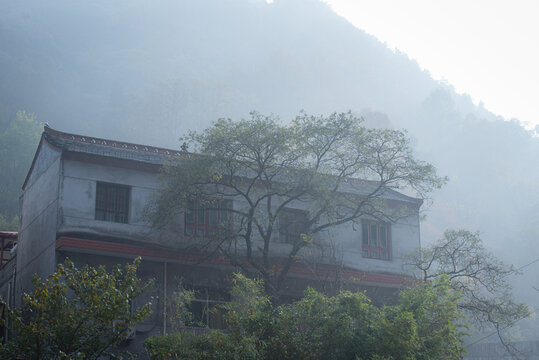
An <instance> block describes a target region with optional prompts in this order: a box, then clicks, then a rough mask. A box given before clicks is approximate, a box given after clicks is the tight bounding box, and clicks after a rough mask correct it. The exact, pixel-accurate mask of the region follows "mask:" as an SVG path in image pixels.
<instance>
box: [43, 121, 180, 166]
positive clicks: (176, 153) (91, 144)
mask: <svg viewBox="0 0 539 360" xmlns="http://www.w3.org/2000/svg"><path fill="white" fill-rule="evenodd" d="M43 136H44V137H45V139H46V140H47V141H48V142H49V143H50V144H51V145H53V146H56V147H58V148H61V149H64V150H68V151H73V152H81V153H88V154H95V155H101V156H109V157H114V158H122V159H129V160H136V161H142V162H148V163H153V164H163V163H164V162H165V161H166V160H167V159H168V158H171V157H181V156H184V155H185V152H184V151H180V150H172V149H165V148H160V147H155V146H148V145H141V144H133V143H129V142H125V141H118V140H110V139H102V138H96V137H90V136H84V135H77V134H69V133H65V132H61V131H58V130H55V129H52V128H51V127H49V126H47V125H45V129H44V132H43Z"/></svg>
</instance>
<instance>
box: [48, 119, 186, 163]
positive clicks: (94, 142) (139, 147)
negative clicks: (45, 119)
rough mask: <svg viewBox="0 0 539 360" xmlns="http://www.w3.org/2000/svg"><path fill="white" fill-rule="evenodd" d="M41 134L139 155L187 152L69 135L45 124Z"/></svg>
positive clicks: (167, 154)
mask: <svg viewBox="0 0 539 360" xmlns="http://www.w3.org/2000/svg"><path fill="white" fill-rule="evenodd" d="M43 132H44V134H46V135H49V136H52V137H57V138H61V139H64V140H68V141H72V142H76V143H80V144H89V145H99V146H104V147H109V148H112V149H120V150H131V151H137V152H141V153H148V154H154V155H165V156H185V155H186V154H187V152H185V151H183V150H173V149H167V148H161V147H157V146H150V145H142V144H136V143H130V142H126V141H120V140H111V139H104V138H98V137H93V136H85V135H78V134H71V133H67V132H63V131H59V130H56V129H53V128H51V127H50V126H48V125H47V124H45V126H44V129H43Z"/></svg>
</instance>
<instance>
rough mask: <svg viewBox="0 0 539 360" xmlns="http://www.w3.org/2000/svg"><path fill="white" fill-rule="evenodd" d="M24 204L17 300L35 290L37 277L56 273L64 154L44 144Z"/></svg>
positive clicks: (26, 191)
mask: <svg viewBox="0 0 539 360" xmlns="http://www.w3.org/2000/svg"><path fill="white" fill-rule="evenodd" d="M36 165H37V166H35V167H34V169H33V170H34V171H33V172H32V174H31V177H30V179H29V181H28V183H27V184H26V188H25V191H24V194H23V196H22V201H21V210H20V211H21V219H20V221H21V223H20V226H19V239H18V246H17V285H16V299H17V300H19V299H20V295H21V292H22V290H23V289H28V288H29V287H30V286H31V280H32V278H33V276H34V274H37V275H38V276H40V277H46V276H48V275H49V274H50V273H52V272H53V271H54V269H55V266H56V263H55V250H56V227H57V221H58V184H59V179H60V173H61V159H60V152H58V151H57V150H54V149H52V148H50V147H49V146H47V145H46V144H43V146H42V147H41V150H40V152H39V154H38V158H37V159H36Z"/></svg>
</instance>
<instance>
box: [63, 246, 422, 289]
mask: <svg viewBox="0 0 539 360" xmlns="http://www.w3.org/2000/svg"><path fill="white" fill-rule="evenodd" d="M56 248H57V249H62V248H66V249H69V248H71V249H82V250H93V251H100V252H106V253H111V254H124V255H133V256H143V257H144V256H147V257H151V258H158V259H163V260H173V261H179V262H186V263H193V264H195V263H201V264H211V265H224V266H232V265H231V263H230V261H229V260H228V259H226V258H224V257H207V256H204V255H199V254H189V253H183V252H173V251H167V250H160V249H154V248H150V247H146V246H140V245H130V244H120V243H114V242H108V241H98V240H87V239H80V238H72V237H65V236H62V237H60V238H59V239H58V240H56ZM290 273H291V274H297V275H306V276H322V277H332V278H333V277H335V276H336V273H337V272H336V271H335V270H331V269H323V268H322V269H320V268H319V269H315V270H313V269H309V268H308V267H307V266H304V265H294V266H292V267H291V268H290ZM338 273H339V275H340V277H342V278H343V279H347V280H358V281H362V282H369V283H380V284H388V285H406V284H410V282H412V281H413V279H412V278H409V277H405V276H399V275H388V274H377V273H368V272H364V271H353V270H342V271H339V272H338Z"/></svg>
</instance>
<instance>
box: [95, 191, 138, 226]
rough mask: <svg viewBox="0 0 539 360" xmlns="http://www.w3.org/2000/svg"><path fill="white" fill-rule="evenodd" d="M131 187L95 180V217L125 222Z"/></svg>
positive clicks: (127, 216) (126, 221)
mask: <svg viewBox="0 0 539 360" xmlns="http://www.w3.org/2000/svg"><path fill="white" fill-rule="evenodd" d="M130 195H131V187H130V186H127V185H119V184H111V183H105V182H97V183H96V190H95V219H96V220H102V221H110V222H117V223H123V224H127V223H128V220H129V198H130Z"/></svg>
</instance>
